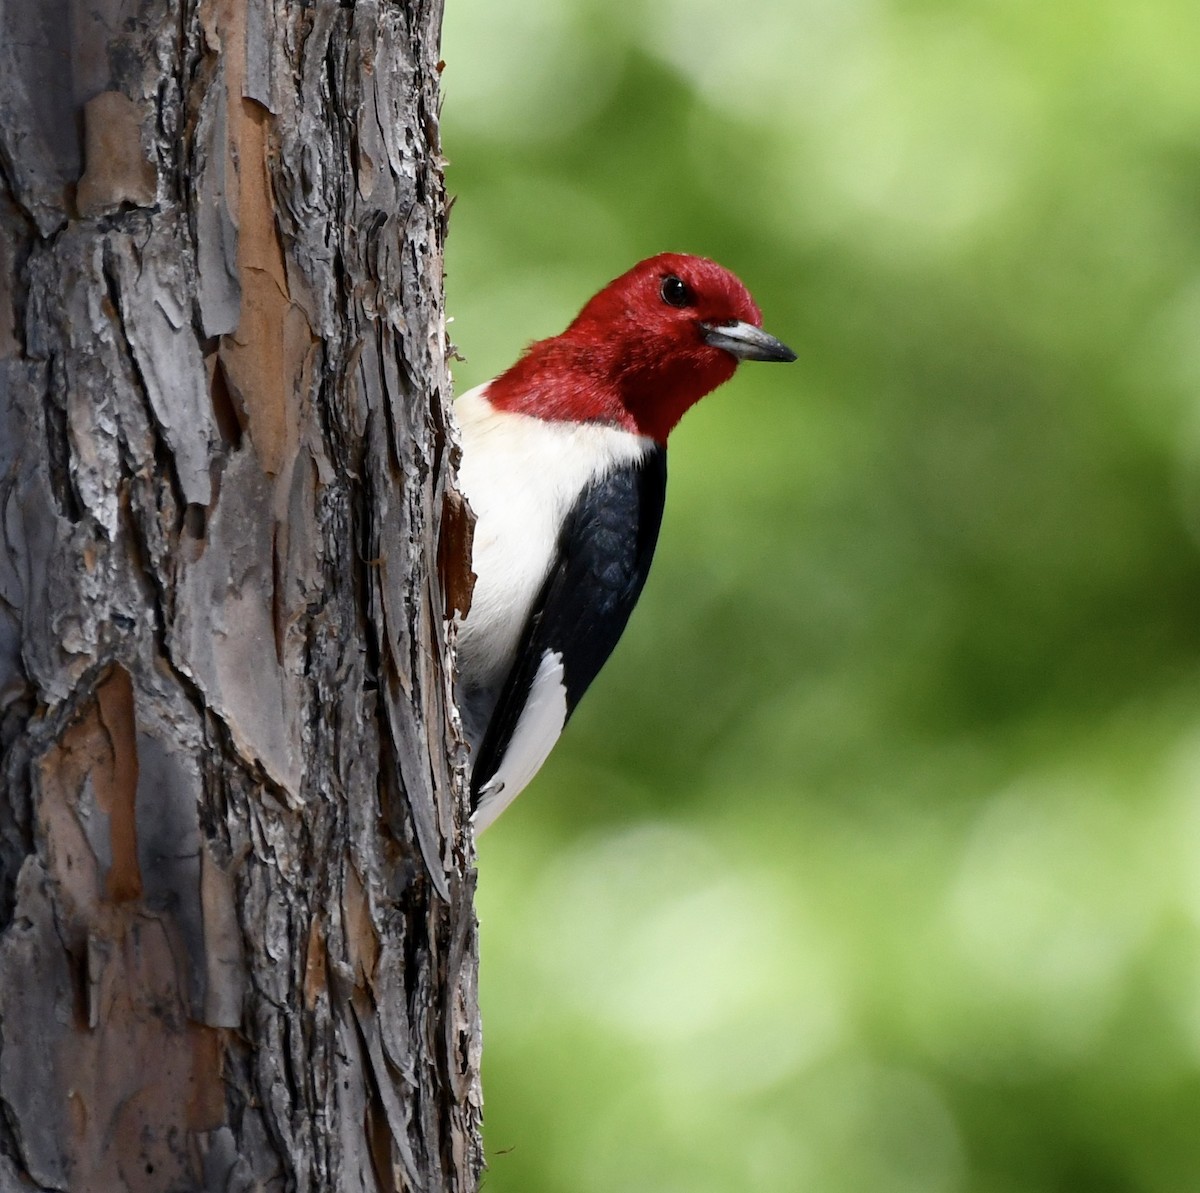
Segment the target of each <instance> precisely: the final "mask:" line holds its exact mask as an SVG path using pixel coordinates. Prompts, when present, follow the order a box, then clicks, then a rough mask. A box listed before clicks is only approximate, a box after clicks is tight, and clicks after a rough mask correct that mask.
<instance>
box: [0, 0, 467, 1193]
mask: <svg viewBox="0 0 1200 1193" xmlns="http://www.w3.org/2000/svg"><path fill="white" fill-rule="evenodd" d="M440 19H441V10H440V3H439V0H410V2H408V3H403V4H398V3H388V2H387V0H358V2H357V3H355V2H354V0H341V2H340V3H339V2H337V0H0V751H2V753H0V785H2V788H0V1190H4V1191H6V1193H7V1190H10V1189H18V1188H20V1189H28V1188H30V1187H38V1188H43V1189H70V1190H89V1191H90V1190H95V1191H97V1193H110V1191H120V1190H146V1191H149V1190H187V1189H212V1190H243V1189H246V1190H248V1189H272V1190H273V1189H279V1190H283V1189H288V1190H291V1189H296V1190H314V1191H315V1190H335V1189H336V1190H357V1189H366V1190H376V1189H383V1190H392V1189H421V1190H443V1189H445V1190H469V1189H474V1188H475V1186H476V1183H477V1179H478V1173H479V1168H480V1148H479V1137H478V1124H479V1088H478V1075H477V1060H478V1019H477V1011H476V1001H475V974H476V945H475V921H474V913H473V907H472V888H473V871H472V868H471V862H472V859H471V857H470V855H469V846H468V845H467V843H466V840H465V837H464V834H463V832H462V823H463V820H462V817H463V793H462V775H461V766H457V767H456V766H453V765H452V764H451V762H448V761H447V759H448V758H449V759H454V758H459V759H461V746H456V745H455V744H454V743H455V742H456V737H455V733H454V727H453V724H452V722H453V718H454V712H453V707H452V702H451V698H450V689H449V685H448V678H447V668H446V658H445V656H446V644H445V634H444V629H443V613H444V611H445V610H444V598H443V595H442V593H443V591H444V588H445V587H449V588H450V589H451V590H453V591H457V590H458V587H459V585H460V584H461V582H462V577H461V576H458V577H452V578H451V581H452V582H451V583H449V584H448V585H444V584H443V581H442V579H441V578H440V577H439V574H438V552H439V548H440V550H441V552H442V556H443V558H449V559H461V558H462V556H463V550H462V546H463V544H462V543H461V542H460V541H458V540H457V538H454V537H452V536H451V535H450V532H449V531H448V532H447V535H446V536H445V537H446V538H447V539H448V540H449V541H443V542H441V543H439V541H438V540H439V535H438V528H439V526H440V525H441V522H442V518H441V514H442V506H443V501H444V495H445V489H446V484H447V481H446V478H447V474H448V472H449V469H450V463H451V461H450V453H451V443H450V440H449V439H448V433H447V407H446V403H447V401H448V397H449V386H448V381H447V376H446V370H445V362H444V335H443V318H442V299H441V294H442V291H441V272H442V270H441V265H442V255H441V244H442V235H443V230H444V217H445V206H444V194H443V187H442V177H441V161H440V158H439V148H438V127H437V46H438V40H439V27H440ZM447 525H448V526H449V525H450V523H447ZM455 534H457V531H455ZM448 743H449V746H448ZM456 749H457V750H458V751H460V752H459V753H458V754H456V753H455V752H454V751H455V750H456Z"/></svg>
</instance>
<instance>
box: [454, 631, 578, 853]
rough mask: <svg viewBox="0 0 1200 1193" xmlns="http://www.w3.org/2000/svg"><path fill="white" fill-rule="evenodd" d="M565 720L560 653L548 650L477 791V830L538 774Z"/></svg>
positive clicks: (564, 696)
mask: <svg viewBox="0 0 1200 1193" xmlns="http://www.w3.org/2000/svg"><path fill="white" fill-rule="evenodd" d="M566 723H567V689H566V685H565V684H564V683H563V661H562V655H561V654H559V652H558V651H556V650H551V651H547V652H546V653H545V654H544V655H543V656H542V661H541V663H539V664H538V669H537V674H536V675H535V676H534V677H533V684H532V686H531V687H530V689H529V699H528V700H526V701H525V707H524V708H523V709H522V710H521V717H520V720H518V721H517V727H516V729H514V730H513V735H512V739H511V740H510V741H509V743H508V749H507V750H505V752H504V758H503V759H502V761H501V763H500V769H499V770H498V771H497V772H496V773H495V774H494V775H493V776H492V777H491V778H490V779H489V780H488V781H487V783H485V784H484V786H483V787H482V788H480V791H479V806H478V807H477V808H476V809H475V814H474V815H473V816H472V817H471V819H472V821H473V822H474V824H475V831H476V832H477V833H481V832H483V830H484V829H485V828H487V826H488V825H489V824H491V823H492V821H493V820H495V819H496V817H497V816H499V815H500V813H501V812H503V811H504V809H505V808H507V807H508V805H509V804H511V803H512V802H513V800H515V799H516V798H517V796H518V795H520V793H521V790H522V789H523V788H524V787H525V785H526V784H527V783H528V782H529V781H530V780H531V779H532V778H533V776H534V775H536V774H537V773H538V771H539V770H540V769H541V766H542V763H543V762H545V761H546V758H547V756H548V755H549V753H550V751H551V750H552V749H554V743H555V742H556V741H558V738H559V735H560V734H561V733H562V731H563V726H564V725H565V724H566Z"/></svg>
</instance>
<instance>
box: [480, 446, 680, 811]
mask: <svg viewBox="0 0 1200 1193" xmlns="http://www.w3.org/2000/svg"><path fill="white" fill-rule="evenodd" d="M666 488H667V453H666V449H665V448H664V447H662V446H660V445H656V446H655V447H653V448H651V449H650V450H649V451H648V452H647V453H646V455H645V456H644V457H643V458H642V459H641V460H640V461H638V462H636V463H631V464H628V465H625V466H623V467H620V468H618V469H616V470H615V471H613V472H611V473H609V474H608V475H607V476H605V477H603V478H600V479H597V480H595V481H592V482H591V484H589V485H587V486H586V487H585V488H584V489H583V490H582V491H581V493H580V494H579V497H578V499H577V500H576V502H575V504H574V506H573V507H572V509H571V512H570V514H569V515H568V516H567V518H566V519H565V520H564V522H563V526H562V530H561V532H560V534H559V539H558V552H557V555H556V558H555V561H554V563H553V565H552V566H551V568H550V572H549V574H548V575H547V577H546V580H545V582H544V583H543V585H542V588H541V591H540V592H539V594H538V598H537V600H536V601H535V602H534V604H533V609H532V611H531V612H530V615H529V620H528V621H527V622H526V625H525V629H524V632H523V634H522V638H521V644H520V648H519V649H518V651H517V654H516V663H515V664H514V666H513V669H512V671H511V672H510V673H509V675H508V677H507V679H506V680H505V682H504V686H503V688H502V689H501V692H500V696H499V699H498V700H497V702H496V707H495V710H494V712H493V713H492V716H491V719H490V721H489V722H488V728H487V732H486V733H485V734H484V738H483V742H482V744H481V746H480V749H479V756H478V758H477V759H476V762H475V765H474V767H473V769H472V774H471V797H472V806H473V807H474V806H477V805H478V803H479V796H480V792H481V790H482V789H483V788H484V787H486V786H487V783H488V782H489V780H490V779H491V778H492V777H493V776H494V775H495V773H496V771H497V769H498V768H499V766H500V762H501V760H502V759H503V758H504V755H505V752H506V750H507V749H508V746H509V743H510V742H511V740H512V737H513V734H514V732H515V731H516V728H517V724H518V722H519V721H520V719H521V714H522V712H523V711H524V709H525V706H526V703H527V701H528V700H529V695H530V691H531V689H532V685H533V681H534V678H535V676H536V675H537V672H538V668H539V666H540V665H541V663H542V660H543V659H544V658H545V657H546V655H547V654H549V653H557V654H559V655H561V657H562V665H563V682H564V684H565V687H566V704H567V717H568V718H569V717H570V716H571V714H572V713H573V712H574V711H575V708H576V706H577V705H578V704H579V701H580V700H581V699H582V698H583V694H584V692H586V691H587V689H588V687H589V686H590V685H591V682H592V680H594V679H595V678H596V676H597V674H599V672H600V668H601V667H603V666H604V663H605V662H606V661H607V659H608V656H609V655H610V654H612V651H613V648H614V647H615V646H616V644H617V642H618V641H619V640H620V637H621V634H622V633H623V632H624V630H625V626H626V624H627V623H628V621H629V616H630V614H631V613H632V612H633V607H634V605H636V604H637V600H638V597H639V596H640V595H641V592H642V588H643V586H644V585H645V583H646V576H647V575H648V574H649V571H650V562H651V560H652V559H653V558H654V547H655V544H656V543H657V542H658V531H659V527H660V526H661V524H662V514H663V505H664V503H665V500H666Z"/></svg>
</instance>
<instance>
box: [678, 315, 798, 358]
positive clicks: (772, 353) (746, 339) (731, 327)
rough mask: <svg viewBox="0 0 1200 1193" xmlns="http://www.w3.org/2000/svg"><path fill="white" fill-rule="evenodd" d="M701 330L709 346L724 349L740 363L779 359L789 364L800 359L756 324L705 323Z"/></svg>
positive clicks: (737, 321) (736, 321)
mask: <svg viewBox="0 0 1200 1193" xmlns="http://www.w3.org/2000/svg"><path fill="white" fill-rule="evenodd" d="M700 331H701V334H702V336H703V338H704V342H705V343H706V344H711V345H712V346H713V347H714V348H721V349H724V351H726V352H728V353H729V354H730V356H736V357H737V358H738V360H778V361H782V362H784V363H787V362H790V361H793V360H795V359H796V354H795V353H794V352H793V351H792V350H791V349H790V348H789V347H788V346H787V345H786V344H785V343H784V342H783V341H782V340H777V339H776V338H775V337H774V336H772V335H768V334H767V333H766V332H765V331H763V329H762V328H761V327H755V326H754V324H753V323H743V322H741V320H735V321H734V322H732V323H701V324H700Z"/></svg>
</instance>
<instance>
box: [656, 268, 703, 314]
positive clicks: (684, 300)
mask: <svg viewBox="0 0 1200 1193" xmlns="http://www.w3.org/2000/svg"><path fill="white" fill-rule="evenodd" d="M658 292H659V293H660V294H661V295H662V300H663V302H665V303H666V304H667V305H668V306H672V307H690V306H691V305H692V304H693V303H694V302H695V301H696V296H695V295H694V294H693V293H692V288H691V286H689V285H688V284H687V282H685V281H684V280H683V278H677V277H676V276H675V275H674V274H673V273H669V274H667V276H666V277H665V278H663V280H662V285H661V286H660V287H659V289H658Z"/></svg>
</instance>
